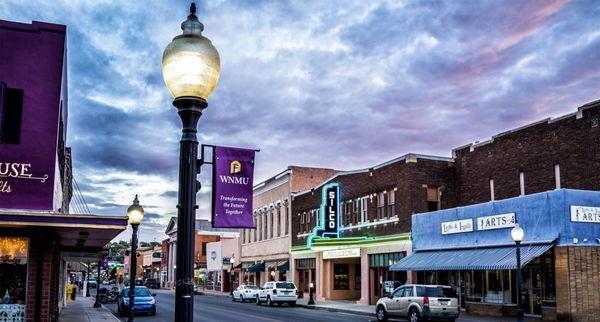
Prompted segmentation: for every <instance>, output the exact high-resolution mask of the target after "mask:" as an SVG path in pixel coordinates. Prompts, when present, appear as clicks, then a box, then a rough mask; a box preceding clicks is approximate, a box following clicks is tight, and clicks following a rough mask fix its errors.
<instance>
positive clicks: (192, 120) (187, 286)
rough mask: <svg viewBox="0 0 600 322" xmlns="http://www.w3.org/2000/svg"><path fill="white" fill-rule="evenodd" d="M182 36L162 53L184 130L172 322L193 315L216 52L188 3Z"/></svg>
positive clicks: (217, 60) (217, 69)
mask: <svg viewBox="0 0 600 322" xmlns="http://www.w3.org/2000/svg"><path fill="white" fill-rule="evenodd" d="M181 29H182V30H183V34H181V35H179V36H176V37H175V38H173V41H172V42H171V43H170V44H169V45H168V46H167V48H165V51H164V53H163V58H162V73H163V78H164V80H165V84H166V85H167V88H168V89H169V92H171V94H172V95H173V98H174V100H173V105H174V106H175V107H176V108H177V112H178V114H179V117H180V118H181V123H182V125H183V130H182V137H181V141H180V145H179V146H180V153H179V194H178V203H177V254H176V256H177V266H179V269H178V270H177V271H176V274H175V280H176V282H175V321H178V322H191V321H192V320H193V310H194V299H193V294H194V293H193V292H194V261H193V259H194V256H193V254H194V226H195V225H194V224H195V219H196V214H195V211H196V207H197V206H196V192H197V189H199V187H200V185H199V184H197V180H196V176H197V175H198V174H199V173H200V171H199V170H200V169H198V139H197V137H196V133H197V126H198V121H199V120H200V116H202V111H203V110H204V109H205V108H206V107H207V106H208V104H207V102H206V99H207V98H208V96H210V94H211V93H212V91H213V90H214V89H215V86H216V85H217V81H218V80H219V72H220V69H221V67H220V65H221V62H220V58H219V53H218V52H217V50H216V49H215V47H214V46H213V45H212V43H211V42H210V40H209V39H208V38H206V37H204V36H202V31H203V30H204V25H202V23H201V22H200V21H198V17H197V16H196V5H195V4H194V3H192V5H191V7H190V15H189V16H188V17H187V20H186V21H184V22H183V23H182V24H181Z"/></svg>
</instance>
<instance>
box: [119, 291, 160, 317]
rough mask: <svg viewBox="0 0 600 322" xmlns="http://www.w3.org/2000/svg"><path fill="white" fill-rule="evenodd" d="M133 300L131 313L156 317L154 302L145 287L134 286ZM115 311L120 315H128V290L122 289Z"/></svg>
mask: <svg viewBox="0 0 600 322" xmlns="http://www.w3.org/2000/svg"><path fill="white" fill-rule="evenodd" d="M133 296H134V298H133V312H134V313H150V315H156V300H155V299H154V296H156V294H153V293H152V292H150V290H149V289H148V288H147V287H145V286H136V287H135V293H134V295H133ZM117 310H118V311H119V314H120V315H123V316H125V315H127V314H129V288H124V289H123V290H122V291H121V295H120V296H119V300H118V302H117Z"/></svg>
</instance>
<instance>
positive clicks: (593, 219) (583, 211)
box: [571, 206, 600, 224]
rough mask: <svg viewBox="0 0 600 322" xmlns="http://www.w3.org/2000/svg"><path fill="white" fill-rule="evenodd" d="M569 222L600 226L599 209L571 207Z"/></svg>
mask: <svg viewBox="0 0 600 322" xmlns="http://www.w3.org/2000/svg"><path fill="white" fill-rule="evenodd" d="M571 221H572V222H587V223H596V224H600V207H584V206H571Z"/></svg>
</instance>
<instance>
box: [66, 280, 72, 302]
mask: <svg viewBox="0 0 600 322" xmlns="http://www.w3.org/2000/svg"><path fill="white" fill-rule="evenodd" d="M71 294H73V284H69V285H67V302H69V301H72V300H73V299H72V298H71Z"/></svg>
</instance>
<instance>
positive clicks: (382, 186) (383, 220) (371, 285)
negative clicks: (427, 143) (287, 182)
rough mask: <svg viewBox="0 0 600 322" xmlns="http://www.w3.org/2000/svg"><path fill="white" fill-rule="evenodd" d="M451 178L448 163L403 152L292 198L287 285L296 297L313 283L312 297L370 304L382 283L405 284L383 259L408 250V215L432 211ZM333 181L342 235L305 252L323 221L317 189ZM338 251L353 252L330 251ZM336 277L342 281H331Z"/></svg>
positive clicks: (402, 275) (400, 254) (398, 257)
mask: <svg viewBox="0 0 600 322" xmlns="http://www.w3.org/2000/svg"><path fill="white" fill-rule="evenodd" d="M451 176H452V160H451V159H450V158H443V157H433V156H426V155H417V154H408V155H405V156H402V157H399V158H397V159H394V160H391V161H388V162H385V163H382V164H379V165H376V166H374V167H372V168H366V169H361V170H355V171H347V172H340V173H337V174H336V175H334V176H332V177H331V178H329V179H328V180H325V181H324V182H322V183H320V184H319V185H317V186H315V187H312V188H311V189H309V190H306V191H303V192H299V193H296V194H294V197H293V199H292V214H293V216H292V246H293V248H292V252H291V254H292V259H293V261H292V271H293V274H292V275H293V281H294V282H295V283H297V285H298V287H299V289H300V290H302V291H304V292H308V286H309V284H310V282H313V283H314V285H315V287H316V296H317V299H318V300H327V299H332V300H356V301H357V302H358V303H361V304H374V303H375V302H376V301H377V300H378V299H379V298H380V297H381V296H382V294H383V293H382V292H383V289H384V288H385V284H384V283H383V281H384V280H392V279H394V280H397V281H399V282H405V281H406V275H405V274H397V275H398V276H390V275H391V273H390V272H389V271H388V266H389V262H390V261H392V262H395V261H397V260H398V259H400V258H403V257H404V256H406V255H407V254H408V253H409V252H410V234H409V233H410V225H411V221H410V218H411V215H412V214H413V213H414V212H415V211H421V212H422V211H428V210H437V209H439V208H440V207H441V205H442V202H441V201H442V199H441V196H442V195H443V193H444V191H446V190H448V189H447V185H448V182H450V180H449V178H450V177H451ZM333 182H335V183H337V184H339V185H340V187H341V191H342V193H341V198H340V220H339V221H340V228H339V231H340V233H341V236H343V238H337V239H332V240H316V241H315V244H314V245H312V247H309V246H308V245H307V242H308V238H309V236H311V234H312V230H313V228H314V227H315V225H316V224H317V221H322V220H323V218H322V217H321V216H323V215H324V214H323V213H322V209H321V199H322V198H321V197H322V189H323V187H324V186H325V185H326V184H328V183H333ZM339 248H346V249H351V250H353V252H352V253H351V254H350V255H348V254H342V255H340V254H335V250H336V249H339ZM324 257H325V258H328V259H325V258H324ZM337 276H345V277H344V278H343V280H342V281H338V277H337ZM331 281H333V282H334V283H331ZM339 282H341V283H342V284H343V285H341V286H340V285H338V284H339Z"/></svg>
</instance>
